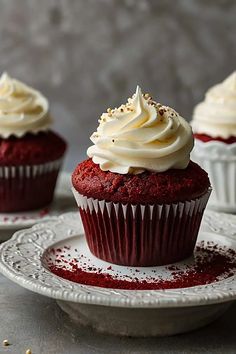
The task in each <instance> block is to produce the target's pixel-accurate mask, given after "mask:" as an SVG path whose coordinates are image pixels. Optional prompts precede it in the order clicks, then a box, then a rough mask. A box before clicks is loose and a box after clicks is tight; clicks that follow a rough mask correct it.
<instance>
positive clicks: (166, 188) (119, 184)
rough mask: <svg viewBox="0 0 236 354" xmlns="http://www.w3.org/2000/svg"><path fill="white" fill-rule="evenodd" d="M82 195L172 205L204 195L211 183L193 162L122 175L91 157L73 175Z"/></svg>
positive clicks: (74, 184)
mask: <svg viewBox="0 0 236 354" xmlns="http://www.w3.org/2000/svg"><path fill="white" fill-rule="evenodd" d="M72 184H73V186H74V188H75V189H76V190H77V191H78V192H79V193H80V194H82V195H85V196H87V197H91V198H94V199H99V200H106V201H112V202H115V203H132V204H140V203H141V204H155V203H158V204H170V203H175V202H181V201H186V200H191V199H195V198H198V197H200V196H201V195H203V194H204V193H205V192H206V191H207V189H208V188H209V186H210V182H209V179H208V176H207V173H206V172H205V171H204V170H203V169H202V168H201V167H200V166H198V165H197V164H196V163H194V162H192V161H190V163H189V165H188V166H187V168H185V169H183V170H180V169H178V170H177V169H171V170H168V171H165V172H160V173H156V172H150V171H145V172H143V173H141V174H137V175H133V174H125V175H121V174H118V173H113V172H110V171H102V170H101V169H100V167H99V165H97V164H95V163H94V162H93V161H92V160H91V159H88V160H85V161H83V162H81V163H80V164H79V165H78V166H77V167H76V169H75V171H74V173H73V175H72Z"/></svg>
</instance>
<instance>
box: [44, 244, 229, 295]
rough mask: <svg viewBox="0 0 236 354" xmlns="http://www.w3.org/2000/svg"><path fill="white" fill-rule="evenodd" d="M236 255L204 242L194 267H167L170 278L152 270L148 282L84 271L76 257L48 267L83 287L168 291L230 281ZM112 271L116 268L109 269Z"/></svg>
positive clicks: (92, 269) (49, 263) (98, 269)
mask: <svg viewBox="0 0 236 354" xmlns="http://www.w3.org/2000/svg"><path fill="white" fill-rule="evenodd" d="M56 252H58V249H57V250H56ZM51 254H55V250H51ZM235 256H236V252H235V251H234V250H232V249H225V248H223V247H220V246H218V245H216V244H213V245H212V244H211V245H210V244H209V243H207V246H205V245H204V243H203V242H202V243H201V244H200V246H198V247H196V250H195V256H194V261H193V263H192V264H191V265H187V266H186V267H184V268H181V267H178V266H176V265H169V266H166V267H165V269H166V271H169V273H170V277H168V279H164V278H161V277H160V276H159V275H158V267H156V268H155V270H152V272H153V276H151V277H150V276H148V277H147V278H146V279H144V278H142V279H138V278H137V277H135V276H132V277H125V278H123V279H122V278H120V276H117V275H116V274H114V275H111V274H108V273H105V272H104V270H103V269H100V268H96V267H87V268H83V266H82V265H81V263H80V262H79V261H78V260H77V259H76V258H73V259H72V260H70V261H69V263H68V262H67V261H66V260H65V259H63V258H60V255H58V256H57V259H56V260H57V261H58V262H55V261H54V262H52V261H51V258H49V261H48V266H49V269H50V270H51V271H52V272H53V273H54V274H56V275H57V276H59V277H62V278H64V279H67V280H70V281H73V282H76V283H80V284H85V285H92V286H98V287H104V288H113V289H126V290H164V289H177V288H188V287H193V286H198V285H206V284H211V283H213V282H216V281H219V280H222V279H225V278H228V277H230V276H232V275H233V274H234V272H235V270H236V257H235ZM80 258H81V256H80ZM55 263H56V264H55ZM68 264H69V268H68ZM108 269H112V268H111V267H108V268H107V270H108ZM147 269H148V268H147ZM137 271H139V270H138V269H135V268H134V272H137ZM149 273H150V271H149ZM143 274H145V273H143ZM127 278H130V279H127Z"/></svg>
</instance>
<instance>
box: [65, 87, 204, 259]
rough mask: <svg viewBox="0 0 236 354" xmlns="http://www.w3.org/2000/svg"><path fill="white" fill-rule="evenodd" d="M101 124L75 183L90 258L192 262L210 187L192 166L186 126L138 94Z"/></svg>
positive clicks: (190, 139) (169, 111) (190, 138)
mask: <svg viewBox="0 0 236 354" xmlns="http://www.w3.org/2000/svg"><path fill="white" fill-rule="evenodd" d="M99 123H100V124H99V127H98V129H97V132H95V133H94V134H93V135H92V137H91V140H92V142H93V143H94V145H93V146H91V147H90V148H89V149H88V156H89V157H90V159H88V160H86V161H84V162H82V163H80V164H79V165H78V166H77V168H76V169H75V171H74V173H73V176H72V183H73V192H74V195H75V198H76V201H77V203H78V206H79V210H80V214H81V217H82V221H83V225H84V229H85V235H86V239H87V242H88V246H89V248H90V250H91V251H92V253H93V254H94V255H95V256H97V257H98V258H101V259H103V260H106V261H109V262H112V263H116V264H123V265H131V266H150V265H160V264H167V263H171V262H175V261H179V260H181V259H184V258H186V257H188V256H190V255H191V254H192V252H193V249H194V246H195V242H196V238H197V234H198V229H199V226H200V222H201V218H202V214H203V211H204V209H205V206H206V203H207V200H208V197H209V186H210V184H209V180H208V177H207V174H206V173H205V171H203V170H202V169H201V168H200V167H199V166H198V165H196V164H194V163H192V162H190V160H189V154H190V151H191V149H192V147H193V136H192V131H191V128H190V126H189V124H188V123H187V122H186V121H185V120H184V119H183V118H182V117H180V116H179V115H178V113H176V112H175V111H174V110H173V109H172V108H170V107H166V106H163V105H161V104H158V103H156V102H155V101H154V100H153V99H152V98H151V97H150V95H148V94H145V95H142V92H141V90H140V88H139V87H137V90H136V93H135V94H134V95H133V97H132V98H129V99H128V102H127V103H126V104H125V105H121V106H120V107H119V108H115V109H113V110H112V109H110V108H109V109H108V110H107V113H104V114H103V115H102V116H101V119H100V120H99Z"/></svg>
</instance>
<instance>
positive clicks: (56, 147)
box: [0, 74, 66, 212]
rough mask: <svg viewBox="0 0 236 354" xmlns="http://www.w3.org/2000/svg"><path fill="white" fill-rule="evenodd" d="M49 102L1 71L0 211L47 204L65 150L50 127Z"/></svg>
mask: <svg viewBox="0 0 236 354" xmlns="http://www.w3.org/2000/svg"><path fill="white" fill-rule="evenodd" d="M50 125H51V117H50V115H49V113H48V102H47V100H46V98H45V97H44V96H42V95H41V94H40V93H39V92H38V91H36V90H33V89H32V88H30V87H28V86H26V85H24V84H23V83H21V82H19V81H17V80H13V79H11V78H10V77H9V76H8V75H7V74H3V75H2V77H1V79H0V212H18V211H27V210H34V209H38V208H41V207H44V206H46V205H49V204H50V203H51V201H52V198H53V193H54V189H55V184H56V180H57V176H58V172H59V169H60V166H61V163H62V159H63V155H64V153H65V150H66V143H65V141H64V140H63V139H62V138H61V137H60V136H58V135H57V134H56V133H54V132H52V131H50V130H49V127H50Z"/></svg>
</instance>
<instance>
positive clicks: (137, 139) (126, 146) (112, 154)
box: [87, 86, 193, 174]
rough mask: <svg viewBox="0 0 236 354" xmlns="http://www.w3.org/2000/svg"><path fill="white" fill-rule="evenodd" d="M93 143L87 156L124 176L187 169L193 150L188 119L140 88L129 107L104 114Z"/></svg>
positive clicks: (129, 102)
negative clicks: (144, 172)
mask: <svg viewBox="0 0 236 354" xmlns="http://www.w3.org/2000/svg"><path fill="white" fill-rule="evenodd" d="M91 140H92V142H93V144H94V145H92V146H91V147H89V148H88V150H87V154H88V156H89V157H91V158H92V160H93V162H94V163H96V164H99V166H100V168H101V170H103V171H111V172H115V173H120V174H126V173H133V174H138V173H141V172H143V171H145V170H148V171H155V172H163V171H166V170H169V169H171V168H176V169H184V168H186V167H187V165H188V163H189V160H190V152H191V150H192V148H193V136H192V129H191V127H190V125H189V124H188V123H187V122H186V121H185V119H184V118H182V117H181V116H180V115H179V114H178V113H177V112H175V111H174V110H173V109H172V108H170V107H167V106H163V105H161V104H160V103H156V102H155V101H154V100H153V99H152V98H151V97H150V95H148V94H145V95H143V94H142V91H141V89H140V87H139V86H137V89H136V92H135V94H134V95H133V96H132V97H131V98H129V99H128V102H127V103H126V104H125V105H121V106H120V107H119V108H115V109H110V108H108V110H107V112H106V113H103V114H102V116H101V119H100V120H99V126H98V128H97V131H96V132H95V133H93V135H92V136H91Z"/></svg>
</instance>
